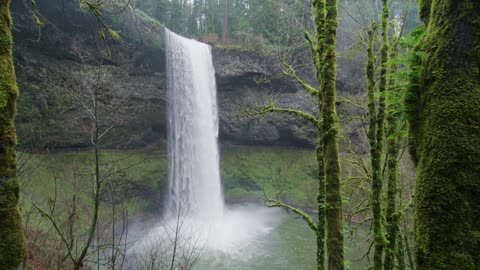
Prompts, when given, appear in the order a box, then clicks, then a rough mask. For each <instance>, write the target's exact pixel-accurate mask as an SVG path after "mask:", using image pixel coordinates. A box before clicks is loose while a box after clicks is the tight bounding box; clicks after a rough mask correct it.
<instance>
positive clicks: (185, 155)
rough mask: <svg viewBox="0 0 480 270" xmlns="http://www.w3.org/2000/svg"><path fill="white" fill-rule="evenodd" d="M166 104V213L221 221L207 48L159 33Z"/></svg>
mask: <svg viewBox="0 0 480 270" xmlns="http://www.w3.org/2000/svg"><path fill="white" fill-rule="evenodd" d="M165 41H166V56H167V103H168V135H167V136H168V155H169V157H168V160H169V174H168V185H169V186H168V201H167V208H166V215H168V216H171V217H172V216H178V215H180V216H186V215H188V216H193V217H195V218H198V219H200V220H208V221H209V222H212V221H217V220H219V219H221V218H222V216H223V214H224V213H223V212H224V202H223V195H222V187H221V182H220V169H219V153H218V144H217V140H218V112H217V96H216V92H217V89H216V83H215V69H214V67H213V63H212V54H211V48H210V46H208V45H207V44H204V43H200V42H198V41H195V40H192V39H187V38H184V37H182V36H179V35H177V34H175V33H173V32H171V31H169V30H168V29H165Z"/></svg>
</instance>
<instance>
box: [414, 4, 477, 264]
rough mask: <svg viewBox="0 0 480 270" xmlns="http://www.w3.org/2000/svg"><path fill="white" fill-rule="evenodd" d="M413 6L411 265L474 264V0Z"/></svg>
mask: <svg viewBox="0 0 480 270" xmlns="http://www.w3.org/2000/svg"><path fill="white" fill-rule="evenodd" d="M420 10H421V11H422V13H421V15H422V20H423V21H424V22H425V23H426V25H427V35H426V36H425V38H424V39H423V40H422V41H421V43H420V44H419V46H418V48H417V50H419V51H421V52H423V54H424V59H422V62H421V64H422V66H423V70H422V74H421V75H420V76H419V78H417V79H416V80H417V81H418V82H419V83H420V84H419V86H418V87H413V88H412V91H411V93H410V97H409V100H408V101H409V102H408V106H409V107H410V108H409V109H408V112H409V113H410V115H409V120H410V121H411V123H412V124H411V126H410V136H411V137H412V138H413V139H414V143H413V144H412V149H411V150H412V154H413V156H414V157H415V161H416V165H417V183H416V191H415V207H416V213H415V235H416V243H415V254H416V265H417V269H418V270H433V269H435V270H443V269H445V270H446V269H462V270H474V269H478V267H479V265H480V256H479V254H480V207H478V206H479V205H480V71H479V69H480V68H479V63H480V1H477V0H429V1H425V0H423V1H420ZM427 11H428V12H427ZM417 61H418V59H417ZM412 113H415V114H412Z"/></svg>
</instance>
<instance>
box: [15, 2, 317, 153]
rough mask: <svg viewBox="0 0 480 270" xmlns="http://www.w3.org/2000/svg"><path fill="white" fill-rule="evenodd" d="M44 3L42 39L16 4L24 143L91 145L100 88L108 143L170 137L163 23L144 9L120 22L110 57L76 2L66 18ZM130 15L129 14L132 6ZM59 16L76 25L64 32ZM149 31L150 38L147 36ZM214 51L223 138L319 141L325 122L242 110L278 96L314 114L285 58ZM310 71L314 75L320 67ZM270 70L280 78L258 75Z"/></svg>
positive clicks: (249, 141) (277, 100) (126, 143)
mask: <svg viewBox="0 0 480 270" xmlns="http://www.w3.org/2000/svg"><path fill="white" fill-rule="evenodd" d="M13 8H15V7H13ZM40 8H41V9H42V14H43V15H44V16H46V17H47V18H49V21H48V22H45V23H46V25H45V27H44V28H42V31H43V32H44V33H43V34H42V35H43V38H42V39H40V40H38V41H35V42H33V41H32V40H34V39H35V37H36V35H37V34H38V32H37V30H38V29H37V28H36V27H35V26H32V25H31V24H29V23H28V19H29V18H28V16H25V15H22V13H21V12H20V11H18V10H17V11H15V12H14V15H15V21H16V22H19V25H21V26H19V27H16V31H15V32H14V37H15V41H16V43H15V47H14V49H15V53H14V57H15V64H16V72H17V78H18V85H19V88H20V90H21V92H22V95H21V97H20V100H19V111H18V118H17V127H18V133H19V139H20V143H23V145H24V146H25V145H28V144H34V145H36V146H37V147H38V145H41V146H42V147H52V148H59V147H61V148H65V147H90V146H91V134H90V133H91V125H92V117H91V113H90V112H89V110H91V100H92V99H91V93H92V91H93V90H94V89H97V90H98V93H99V95H100V97H101V98H100V99H101V102H100V103H99V107H100V108H101V109H100V111H101V113H100V115H101V117H102V119H103V120H102V121H104V123H102V125H103V126H102V129H103V130H107V129H109V128H110V127H115V128H112V129H111V130H110V131H109V133H108V136H105V137H104V138H103V139H102V144H103V146H104V147H111V148H132V147H144V146H147V145H150V144H155V143H158V142H162V141H164V140H165V134H166V126H167V123H166V101H165V55H164V51H163V49H162V47H163V46H162V45H161V44H159V42H161V40H162V32H163V28H162V26H161V25H160V24H158V22H156V21H155V20H153V19H151V18H148V17H147V16H146V15H144V14H140V15H139V16H138V18H139V19H140V20H143V21H145V23H144V24H142V25H144V27H143V28H142V29H141V31H140V34H139V33H138V32H136V31H134V30H133V29H130V28H128V27H129V26H128V24H127V25H123V26H122V25H120V26H118V27H120V28H121V29H122V30H123V31H122V32H121V34H122V38H123V39H124V42H122V43H120V44H115V45H114V46H113V45H112V44H109V45H110V47H111V48H112V57H111V58H109V57H108V56H106V55H105V52H104V51H105V47H99V46H98V44H102V43H101V41H99V40H98V37H91V35H90V36H89V34H90V32H91V30H90V29H88V27H86V26H84V25H91V21H90V24H88V23H87V24H84V25H82V24H81V23H83V22H88V21H89V20H91V19H92V18H89V17H88V16H85V15H84V14H83V13H81V14H78V11H75V10H76V9H75V7H67V8H69V11H68V12H67V13H68V14H69V16H68V17H67V18H65V17H62V16H60V15H59V14H58V10H55V9H53V10H50V9H48V5H46V6H45V5H43V6H41V7H40ZM49 16H51V17H49ZM125 16H126V18H125V21H127V22H128V20H129V18H130V17H131V15H128V14H127V15H125ZM128 16H130V17H128ZM85 17H86V18H85ZM107 19H108V18H107ZM63 20H67V23H65V22H64V21H63ZM56 25H62V29H69V30H71V31H73V32H70V33H71V34H69V35H65V33H64V32H62V31H63V30H62V29H59V28H58V27H57V26H56ZM155 31H156V32H155ZM155 34H156V35H158V36H159V37H155ZM45 36H48V38H45ZM85 37H87V38H86V39H83V38H85ZM141 37H145V39H144V41H142V42H140V41H139V40H142V39H141ZM95 44H97V45H95ZM212 54H213V62H214V66H215V71H216V74H215V75H216V78H217V88H218V95H217V97H218V106H219V118H220V123H219V125H220V126H219V129H220V130H219V133H220V140H221V141H222V142H223V143H230V144H246V145H259V144H260V145H284V146H299V147H312V146H313V145H314V143H315V139H316V136H317V134H316V130H315V129H314V128H313V127H312V126H311V124H310V123H306V122H305V121H303V120H301V119H298V118H296V117H293V116H290V115H284V114H271V115H267V116H265V117H262V118H253V119H252V118H241V117H239V115H240V113H241V108H242V107H245V106H252V105H255V104H266V103H269V102H270V101H272V100H273V101H274V102H275V104H276V105H277V106H282V107H289V108H294V109H301V110H305V111H308V112H311V113H313V114H315V104H314V103H313V102H312V100H311V98H310V97H308V96H307V95H306V94H305V93H304V91H303V90H301V89H299V87H298V86H297V85H296V83H294V82H292V80H291V79H289V78H286V77H284V76H279V74H281V69H280V65H279V63H278V60H277V59H276V57H274V56H272V55H270V56H269V55H261V54H258V53H256V52H253V51H247V50H238V49H227V48H213V50H212ZM301 75H302V76H305V77H306V78H307V79H308V80H311V79H312V75H313V74H308V73H305V74H301ZM265 78H273V79H270V80H266V82H264V83H259V82H258V81H259V80H260V79H265ZM89 106H90V108H89ZM27 147H28V146H27Z"/></svg>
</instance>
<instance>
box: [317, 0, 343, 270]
mask: <svg viewBox="0 0 480 270" xmlns="http://www.w3.org/2000/svg"><path fill="white" fill-rule="evenodd" d="M326 12H327V13H326V21H325V25H326V27H325V48H324V50H325V52H324V53H325V63H324V65H325V72H324V80H323V86H324V87H323V105H322V120H323V128H322V131H323V134H321V136H323V143H324V160H325V176H326V177H325V182H326V203H327V204H326V205H327V206H326V209H325V215H326V223H327V251H328V254H327V258H328V269H329V270H343V269H344V250H343V212H342V196H341V193H340V161H339V151H338V128H339V124H338V118H337V109H336V106H335V103H336V92H337V89H336V85H335V82H336V77H337V70H336V69H337V63H336V61H337V57H336V49H335V45H336V36H337V27H338V19H337V16H338V8H337V0H327V1H326Z"/></svg>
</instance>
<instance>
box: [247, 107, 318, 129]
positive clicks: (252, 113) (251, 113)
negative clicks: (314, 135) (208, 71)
mask: <svg viewBox="0 0 480 270" xmlns="http://www.w3.org/2000/svg"><path fill="white" fill-rule="evenodd" d="M240 110H241V113H240V115H239V117H256V116H263V115H265V114H268V113H276V112H278V113H286V114H290V115H294V116H298V117H300V118H302V119H304V120H306V121H308V122H310V123H312V124H313V125H314V126H315V127H316V128H317V129H318V127H319V126H320V123H321V121H319V120H318V118H317V117H315V116H314V115H312V114H309V113H307V112H304V111H301V110H296V109H289V108H279V107H277V106H275V104H273V103H270V104H264V105H259V106H256V108H248V107H246V106H244V107H241V109H240Z"/></svg>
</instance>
